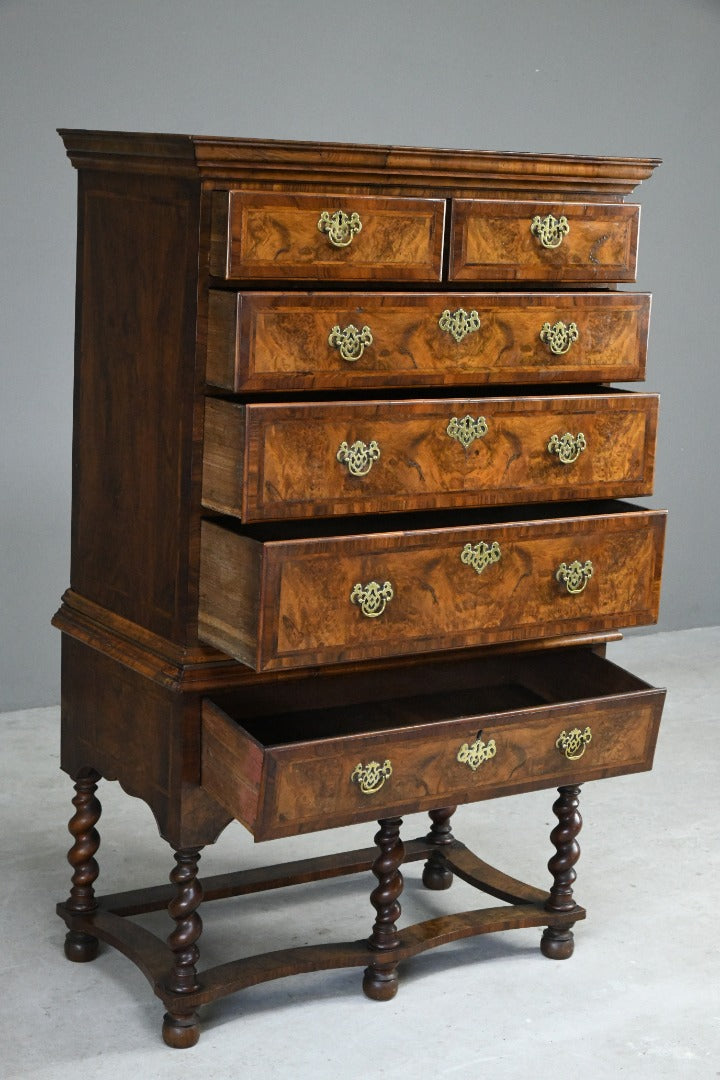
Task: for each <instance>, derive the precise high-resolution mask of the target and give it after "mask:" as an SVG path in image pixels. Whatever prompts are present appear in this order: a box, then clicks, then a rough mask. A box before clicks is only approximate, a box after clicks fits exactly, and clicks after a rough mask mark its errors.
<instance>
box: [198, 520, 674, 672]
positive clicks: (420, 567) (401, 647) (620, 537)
mask: <svg viewBox="0 0 720 1080" xmlns="http://www.w3.org/2000/svg"><path fill="white" fill-rule="evenodd" d="M434 516H435V517H438V518H440V526H441V527H426V528H423V529H416V528H413V526H412V524H411V522H412V521H413V519H412V515H406V520H404V521H403V520H402V519H400V520H398V518H397V517H395V518H393V519H391V520H392V524H393V528H394V530H396V531H392V532H390V531H380V530H378V531H373V532H367V533H365V534H364V535H356V532H357V529H358V525H359V524H360V523H359V522H358V520H357V519H350V520H348V519H344V520H343V522H342V523H341V522H340V521H338V522H333V521H325V522H322V521H315V522H310V523H308V524H307V525H305V524H293V523H285V524H284V525H282V526H264V527H263V526H255V527H254V528H253V527H252V526H250V527H246V528H245V529H244V530H240V529H239V528H232V527H230V526H227V525H221V524H218V523H216V522H210V521H206V522H203V526H202V534H201V559H200V603H199V631H198V632H199V634H200V637H201V638H202V640H204V641H205V642H207V643H208V644H211V645H214V646H216V647H218V648H220V649H222V650H224V651H225V652H227V653H229V654H230V655H231V656H234V657H236V658H237V659H238V660H240V661H241V662H242V663H244V664H247V665H248V666H249V667H251V668H254V669H256V670H268V669H273V668H300V667H307V666H312V665H314V664H327V663H337V662H341V661H346V660H360V659H371V658H375V657H388V656H399V655H402V654H407V653H413V652H416V653H425V652H431V651H441V650H446V649H454V648H462V647H466V646H470V645H483V644H489V643H492V642H508V641H515V640H522V639H532V638H543V637H557V636H560V635H566V634H572V633H583V632H585V631H597V630H608V629H616V628H617V627H619V626H635V625H638V624H642V623H651V622H654V621H655V619H656V618H657V610H658V602H659V587H660V572H661V562H662V544H663V538H664V525H665V514H664V512H661V511H649V510H642V509H640V508H637V507H633V506H631V505H630V504H623V503H609V504H599V505H598V504H590V505H589V506H588V505H584V504H579V505H576V506H573V507H570V508H552V507H548V508H543V509H542V510H539V511H536V512H535V520H527V511H526V510H513V509H512V508H511V509H506V510H504V511H503V512H502V514H500V513H498V512H496V513H491V512H486V513H482V512H472V513H469V514H465V515H463V514H462V512H461V511H458V512H456V514H455V515H454V517H453V520H454V521H455V522H456V524H454V525H453V526H452V527H446V519H444V518H443V517H442V515H434ZM432 517H433V515H426V516H425V517H424V519H423V523H424V524H425V525H427V526H431V525H432ZM407 519H409V520H407ZM386 528H387V526H386ZM401 529H403V530H407V531H400V530H401Z"/></svg>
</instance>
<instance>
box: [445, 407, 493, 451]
mask: <svg viewBox="0 0 720 1080" xmlns="http://www.w3.org/2000/svg"><path fill="white" fill-rule="evenodd" d="M445 431H446V433H447V434H448V435H449V436H450V438H451V439H457V441H458V442H459V443H460V445H461V446H462V448H463V450H467V449H468V447H469V446H472V444H473V443H474V442H475V440H476V439H482V438H483V436H484V435H487V433H488V426H487V420H486V419H485V417H484V416H478V418H477V419H475V418H474V417H472V416H470V414H468V415H467V416H463V418H462V419H461V420H458V418H457V416H453V418H452V420H451V421H450V423H449V424H448V426H447V427H446V428H445Z"/></svg>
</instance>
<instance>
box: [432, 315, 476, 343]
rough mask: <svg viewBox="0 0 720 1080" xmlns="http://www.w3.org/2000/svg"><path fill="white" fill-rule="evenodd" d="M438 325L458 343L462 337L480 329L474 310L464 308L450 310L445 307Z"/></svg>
mask: <svg viewBox="0 0 720 1080" xmlns="http://www.w3.org/2000/svg"><path fill="white" fill-rule="evenodd" d="M438 326H439V327H440V329H441V330H443V331H444V332H445V333H446V334H450V336H451V337H452V338H453V339H454V340H455V341H456V342H457V343H458V345H459V344H460V342H461V341H462V339H463V338H464V337H467V335H468V334H474V333H475V332H476V331H477V330H479V329H480V316H479V315H478V313H477V311H475V310H473V311H471V312H467V311H466V310H465V308H458V309H457V311H450V308H445V310H444V311H443V313H442V315H441V316H440V318H439V320H438Z"/></svg>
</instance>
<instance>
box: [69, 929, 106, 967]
mask: <svg viewBox="0 0 720 1080" xmlns="http://www.w3.org/2000/svg"><path fill="white" fill-rule="evenodd" d="M97 954H98V939H97V938H96V937H92V936H91V935H90V934H83V933H82V932H81V931H80V930H69V931H68V933H67V934H66V935H65V956H66V957H67V958H68V960H72V962H73V963H74V964H87V963H89V961H90V960H94V959H95V957H96V956H97Z"/></svg>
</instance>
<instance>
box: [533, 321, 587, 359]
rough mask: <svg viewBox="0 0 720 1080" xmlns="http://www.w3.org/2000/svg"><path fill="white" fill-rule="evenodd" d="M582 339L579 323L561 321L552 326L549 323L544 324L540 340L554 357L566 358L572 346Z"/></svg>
mask: <svg viewBox="0 0 720 1080" xmlns="http://www.w3.org/2000/svg"><path fill="white" fill-rule="evenodd" d="M579 337H580V331H579V330H578V328H577V323H574V322H571V323H564V322H563V321H562V319H559V320H558V321H557V322H556V323H553V324H552V326H551V325H550V323H549V322H546V323H543V325H542V330H541V331H540V340H541V341H542V343H543V345H547V347H548V349H549V350H550V352H551V353H552V354H553V356H564V355H565V353H566V352H567V351H568V350H569V348H570V346H571V345H574V344H575V342H576V341H577V340H578V338H579Z"/></svg>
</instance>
